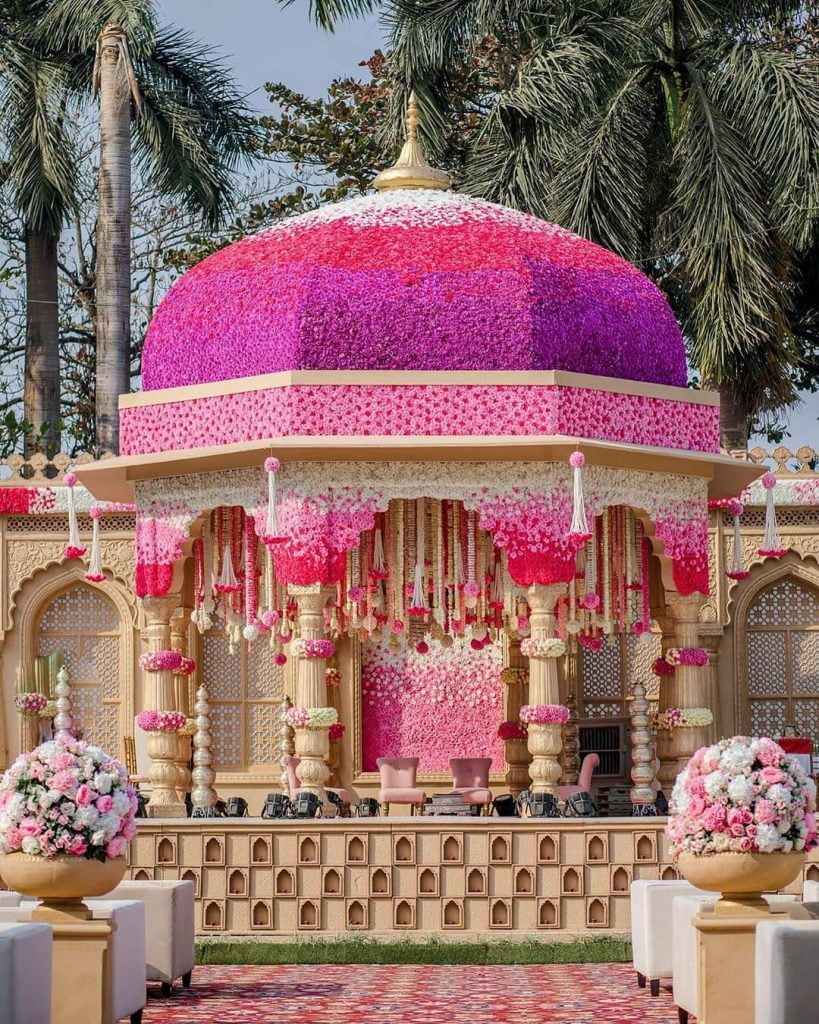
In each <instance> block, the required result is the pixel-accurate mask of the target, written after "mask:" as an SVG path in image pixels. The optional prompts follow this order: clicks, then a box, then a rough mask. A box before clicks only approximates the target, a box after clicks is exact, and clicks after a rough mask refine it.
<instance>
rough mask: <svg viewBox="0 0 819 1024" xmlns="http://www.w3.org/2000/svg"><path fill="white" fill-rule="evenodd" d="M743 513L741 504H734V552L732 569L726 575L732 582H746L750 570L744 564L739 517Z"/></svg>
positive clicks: (736, 502)
mask: <svg viewBox="0 0 819 1024" xmlns="http://www.w3.org/2000/svg"><path fill="white" fill-rule="evenodd" d="M742 512H743V508H742V505H741V504H740V502H738V501H735V502H733V503H732V505H731V513H732V514H733V517H734V552H733V557H732V559H731V568H730V569H728V570H727V571H726V573H725V575H726V576H727V577H728V579H730V580H745V579H747V578H748V575H749V573H748V570H747V569H746V568H745V567H744V566H743V564H742V537H741V535H740V531H739V517H740V516H741V515H742Z"/></svg>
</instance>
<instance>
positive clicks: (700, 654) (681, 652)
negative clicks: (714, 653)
mask: <svg viewBox="0 0 819 1024" xmlns="http://www.w3.org/2000/svg"><path fill="white" fill-rule="evenodd" d="M665 660H666V661H667V662H668V664H669V665H672V666H677V665H700V666H702V665H707V664H708V651H706V650H705V648H704V647H669V649H668V650H667V651H666V652H665Z"/></svg>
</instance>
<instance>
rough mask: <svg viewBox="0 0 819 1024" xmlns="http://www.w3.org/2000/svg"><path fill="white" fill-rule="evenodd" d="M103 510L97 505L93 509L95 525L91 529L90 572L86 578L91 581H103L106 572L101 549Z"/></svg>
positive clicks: (92, 514)
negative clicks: (101, 518)
mask: <svg viewBox="0 0 819 1024" xmlns="http://www.w3.org/2000/svg"><path fill="white" fill-rule="evenodd" d="M101 515H102V510H101V509H99V508H98V507H97V506H94V508H92V509H91V518H92V519H93V521H94V526H93V529H92V531H91V557H90V559H89V560H88V572H86V574H85V578H86V579H87V580H88V582H89V583H102V581H103V580H104V579H105V573H104V572H103V571H102V552H101V550H100V516H101Z"/></svg>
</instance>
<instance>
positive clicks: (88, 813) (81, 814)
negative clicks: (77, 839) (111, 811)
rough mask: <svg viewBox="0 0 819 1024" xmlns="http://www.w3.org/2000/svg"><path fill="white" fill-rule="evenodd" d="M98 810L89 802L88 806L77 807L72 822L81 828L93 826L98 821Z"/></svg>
mask: <svg viewBox="0 0 819 1024" xmlns="http://www.w3.org/2000/svg"><path fill="white" fill-rule="evenodd" d="M99 816H100V814H99V811H98V810H97V808H96V807H92V806H91V805H90V804H89V806H88V807H78V808H77V810H76V813H75V814H74V822H75V824H77V825H79V826H80V827H81V828H94V826H95V825H96V824H97V822H98V821H99Z"/></svg>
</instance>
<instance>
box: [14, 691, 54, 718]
mask: <svg viewBox="0 0 819 1024" xmlns="http://www.w3.org/2000/svg"><path fill="white" fill-rule="evenodd" d="M47 704H48V698H47V697H44V696H43V694H42V693H18V694H17V695H16V696H15V698H14V706H15V707H16V708H17V710H18V711H19V712H20V714H21V715H39V714H40V713H41V712H42V710H43V709H44V708H45V707H46V705H47Z"/></svg>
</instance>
